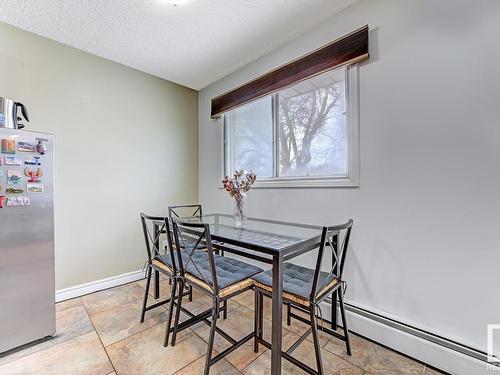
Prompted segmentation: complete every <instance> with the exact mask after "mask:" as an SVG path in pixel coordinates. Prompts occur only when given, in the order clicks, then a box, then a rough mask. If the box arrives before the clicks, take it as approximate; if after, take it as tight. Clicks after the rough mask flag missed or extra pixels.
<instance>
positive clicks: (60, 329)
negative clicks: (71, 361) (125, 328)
mask: <svg viewBox="0 0 500 375" xmlns="http://www.w3.org/2000/svg"><path fill="white" fill-rule="evenodd" d="M93 330H94V327H93V326H92V322H91V321H90V319H89V317H88V315H87V311H86V310H85V307H84V306H83V305H82V304H80V305H76V306H74V307H71V308H67V309H64V310H62V311H57V312H56V334H55V335H54V337H53V338H51V339H49V340H46V341H43V342H41V343H39V344H37V345H33V346H29V347H26V348H24V349H22V350H19V351H16V352H14V353H12V354H10V355H8V356H4V357H1V358H0V365H1V364H4V363H7V362H11V361H14V360H16V359H18V358H21V357H24V356H27V355H29V354H33V353H36V352H39V351H41V350H44V349H47V348H50V347H52V346H55V345H57V344H60V343H62V342H65V341H68V340H71V339H73V338H75V337H78V336H81V335H84V334H86V333H89V332H92V331H93Z"/></svg>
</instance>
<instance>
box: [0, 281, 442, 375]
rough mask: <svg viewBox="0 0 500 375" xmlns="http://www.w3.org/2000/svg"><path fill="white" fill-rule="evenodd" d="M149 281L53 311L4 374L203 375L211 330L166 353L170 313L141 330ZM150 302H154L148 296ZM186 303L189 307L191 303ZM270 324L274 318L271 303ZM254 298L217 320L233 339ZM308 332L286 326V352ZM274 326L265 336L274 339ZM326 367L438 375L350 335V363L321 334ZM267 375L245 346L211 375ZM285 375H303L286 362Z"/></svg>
mask: <svg viewBox="0 0 500 375" xmlns="http://www.w3.org/2000/svg"><path fill="white" fill-rule="evenodd" d="M161 283H162V288H161V289H162V293H161V294H162V297H165V296H167V295H169V289H170V288H169V285H168V281H167V280H162V281H161ZM144 285H145V281H144V280H141V281H138V282H134V283H130V284H127V285H123V286H119V287H116V288H113V289H109V290H104V291H101V292H97V293H93V294H90V295H87V296H83V297H81V298H76V299H73V300H68V301H64V302H61V303H58V304H57V305H56V311H57V334H56V336H55V337H54V338H53V339H52V340H49V341H45V342H43V343H41V344H38V345H35V346H31V347H28V348H24V349H23V350H20V351H17V352H15V353H11V354H9V355H6V356H5V355H4V356H2V357H0V374H2V375H10V374H22V375H27V374H37V375H40V374H64V375H66V374H71V375H77V374H85V375H107V374H118V375H120V374H126V375H128V374H131V375H132V374H175V375H181V374H182V375H196V374H201V373H202V371H203V366H204V363H205V353H206V349H207V343H206V338H207V335H208V326H206V325H205V324H203V323H200V324H198V325H196V326H194V327H192V329H187V330H185V331H183V332H182V333H181V334H180V336H179V337H178V339H177V344H176V346H175V347H170V346H169V347H168V348H164V347H163V345H162V343H163V335H164V330H165V320H166V318H167V312H166V308H165V307H164V306H160V307H158V308H156V309H154V310H151V311H148V313H147V314H146V320H145V322H144V323H143V324H141V323H139V315H140V310H141V302H142V297H143V293H144ZM150 302H151V303H153V302H154V299H153V297H152V296H150ZM186 302H187V300H186ZM266 303H267V306H266V310H265V317H266V318H267V319H268V318H269V313H270V301H268V302H266ZM206 306H210V301H209V300H208V299H207V297H205V296H203V295H201V294H199V293H196V291H195V294H194V300H193V302H191V303H186V307H187V308H189V309H190V310H191V311H194V312H195V311H201V310H202V309H204V308H206ZM252 309H253V294H252V292H247V293H245V294H243V295H240V296H238V297H237V298H235V299H233V300H232V301H231V303H230V304H229V317H228V319H227V320H220V327H221V328H223V329H224V330H225V331H226V332H228V333H229V334H230V335H232V336H233V337H235V338H239V337H243V336H244V335H245V334H247V333H248V332H250V331H251V330H252V328H253V311H252ZM305 327H306V326H305V325H303V324H302V323H299V322H294V323H293V324H292V326H290V327H288V326H286V324H285V325H284V335H283V340H284V341H283V342H284V346H285V347H286V346H287V345H291V343H293V341H294V339H296V338H297V337H298V335H300V334H301V333H303V332H304V331H305V329H306V328H305ZM270 328H271V327H270V321H269V320H267V324H266V325H265V330H264V334H265V336H267V337H266V338H267V339H270ZM227 345H228V343H227V342H226V341H225V340H223V339H221V338H220V337H217V339H216V342H215V346H214V350H216V351H221V350H223V349H224V348H225V347H227ZM321 346H322V348H323V349H322V355H323V363H324V368H325V371H326V374H329V375H330V374H338V375H360V374H364V375H369V374H384V375H391V374H412V375H413V374H423V375H431V374H440V372H438V371H436V370H433V369H431V368H428V367H426V366H425V365H423V364H421V363H419V362H416V361H414V360H412V359H410V358H407V357H405V356H403V355H400V354H398V353H396V352H394V351H391V350H389V349H386V348H384V347H382V346H380V345H377V344H374V343H372V342H370V341H367V340H365V339H363V338H360V337H358V336H355V335H352V346H353V355H352V356H351V357H349V356H347V354H346V353H345V347H344V344H343V342H341V341H339V340H337V339H333V338H331V337H330V336H328V335H325V334H322V335H321ZM294 355H296V356H297V357H298V358H300V359H301V360H303V361H304V362H306V363H307V364H308V365H310V366H311V367H313V368H314V366H315V364H314V352H313V345H312V342H311V341H309V340H306V341H304V343H302V344H301V345H300V346H299V348H298V349H297V350H296V351H295V352H294ZM269 373H270V352H269V350H267V349H265V348H263V347H261V349H260V351H259V353H254V352H253V343H252V342H248V343H247V344H246V345H243V346H242V347H241V348H239V349H238V350H236V351H234V352H233V353H231V354H230V355H229V356H227V357H226V359H223V360H221V361H220V362H218V363H217V364H216V365H215V366H213V367H212V370H211V374H213V375H230V374H239V375H242V374H245V375H263V374H269ZM283 374H291V375H296V374H303V372H302V371H301V370H299V369H298V368H296V367H294V366H292V365H291V364H289V363H288V362H287V361H285V360H284V361H283Z"/></svg>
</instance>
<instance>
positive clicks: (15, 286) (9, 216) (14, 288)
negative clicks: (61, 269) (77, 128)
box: [0, 128, 55, 353]
mask: <svg viewBox="0 0 500 375" xmlns="http://www.w3.org/2000/svg"><path fill="white" fill-rule="evenodd" d="M0 140H1V150H0V152H1V153H0V161H1V163H0V164H1V165H0V206H1V208H0V353H2V352H5V351H7V350H10V349H13V348H15V347H18V346H21V345H23V344H27V343H29V342H32V341H36V340H38V339H42V338H45V337H48V336H52V335H54V334H55V305H54V304H55V286H54V199H53V189H54V175H53V172H54V171H53V166H54V137H53V136H52V135H50V134H44V133H36V132H31V131H24V130H11V129H5V128H0Z"/></svg>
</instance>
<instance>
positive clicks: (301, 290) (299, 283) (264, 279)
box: [252, 263, 336, 300]
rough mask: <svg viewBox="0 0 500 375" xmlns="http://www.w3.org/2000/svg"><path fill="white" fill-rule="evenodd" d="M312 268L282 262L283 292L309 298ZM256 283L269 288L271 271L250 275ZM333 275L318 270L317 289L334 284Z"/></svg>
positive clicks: (271, 283)
mask: <svg viewBox="0 0 500 375" xmlns="http://www.w3.org/2000/svg"><path fill="white" fill-rule="evenodd" d="M313 277H314V270H313V269H310V268H306V267H302V266H299V265H297V264H293V263H283V292H284V293H290V294H293V295H295V296H299V297H301V298H304V299H306V300H309V299H310V296H311V289H312V282H313ZM252 278H253V279H254V280H255V281H256V282H257V283H259V284H262V285H264V286H267V287H268V288H266V289H268V290H269V289H270V288H272V285H273V271H272V270H269V271H265V272H261V273H259V274H257V275H255V276H253V277H252ZM335 281H336V278H335V275H332V274H331V273H328V272H320V276H319V279H318V286H317V290H318V291H321V290H322V289H323V288H325V287H328V286H330V285H334V284H335V283H336V282H335Z"/></svg>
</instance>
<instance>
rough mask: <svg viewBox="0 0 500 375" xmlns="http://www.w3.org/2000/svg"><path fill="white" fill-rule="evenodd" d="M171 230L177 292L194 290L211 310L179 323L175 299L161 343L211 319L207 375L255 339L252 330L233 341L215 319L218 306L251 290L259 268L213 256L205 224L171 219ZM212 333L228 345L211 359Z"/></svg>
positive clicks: (213, 337)
mask: <svg viewBox="0 0 500 375" xmlns="http://www.w3.org/2000/svg"><path fill="white" fill-rule="evenodd" d="M173 228H174V239H175V244H176V246H175V248H176V253H177V264H178V265H179V277H178V282H179V284H180V286H179V287H180V290H182V289H183V286H184V284H187V285H190V286H192V287H194V288H196V289H198V290H199V291H201V292H202V293H204V294H205V295H207V296H208V297H210V298H211V299H212V307H211V308H208V309H207V310H205V311H204V312H202V313H200V314H198V315H197V316H195V317H193V318H191V319H188V320H186V321H184V322H182V323H179V315H180V311H181V308H182V297H180V296H178V297H177V298H176V299H172V300H171V301H170V308H172V306H174V305H175V306H176V311H175V318H174V322H173V327H172V326H171V325H172V319H171V318H172V317H170V319H169V320H168V321H167V328H166V332H165V344H166V343H167V342H168V338H169V334H170V333H172V340H171V345H172V346H174V345H175V342H176V336H177V333H178V332H179V331H181V330H183V329H186V328H188V327H190V326H192V325H193V324H196V323H198V322H199V321H203V320H206V319H207V318H208V317H211V323H210V331H209V335H208V349H207V355H206V360H205V370H204V374H205V375H207V374H209V372H210V367H211V366H212V365H213V364H215V363H217V362H218V361H219V360H221V359H222V358H224V357H225V356H226V355H228V354H229V353H231V352H232V351H234V350H235V349H237V348H239V347H240V346H241V345H243V344H244V343H245V342H247V341H249V340H250V339H252V338H253V337H254V336H255V331H252V332H251V333H249V334H248V335H246V336H245V337H243V338H242V339H240V340H236V339H234V338H232V337H231V336H230V335H228V334H227V333H226V332H224V331H223V330H222V329H220V328H218V327H217V319H218V317H219V312H220V309H221V304H222V305H223V306H226V308H227V304H225V302H227V300H228V299H230V298H232V297H234V296H237V295H239V294H241V293H243V292H245V291H247V290H249V289H252V288H253V280H252V278H251V277H252V276H253V275H256V274H258V273H259V272H262V269H261V268H259V267H256V266H253V265H250V264H248V263H244V262H242V261H239V260H236V259H233V258H228V257H223V256H220V255H217V254H216V253H215V250H214V247H213V243H212V237H211V235H210V227H209V225H208V224H205V223H200V222H197V223H196V222H183V221H176V220H175V219H174V221H173ZM200 243H204V244H205V245H206V250H202V249H200V248H199V244H200ZM175 300H177V302H175ZM216 332H217V333H219V334H220V335H221V336H222V337H223V338H225V339H226V340H227V341H229V342H230V343H231V346H229V347H228V348H226V349H225V350H223V351H222V352H220V353H219V354H217V355H216V356H214V357H212V350H213V345H214V339H215V333H216Z"/></svg>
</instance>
